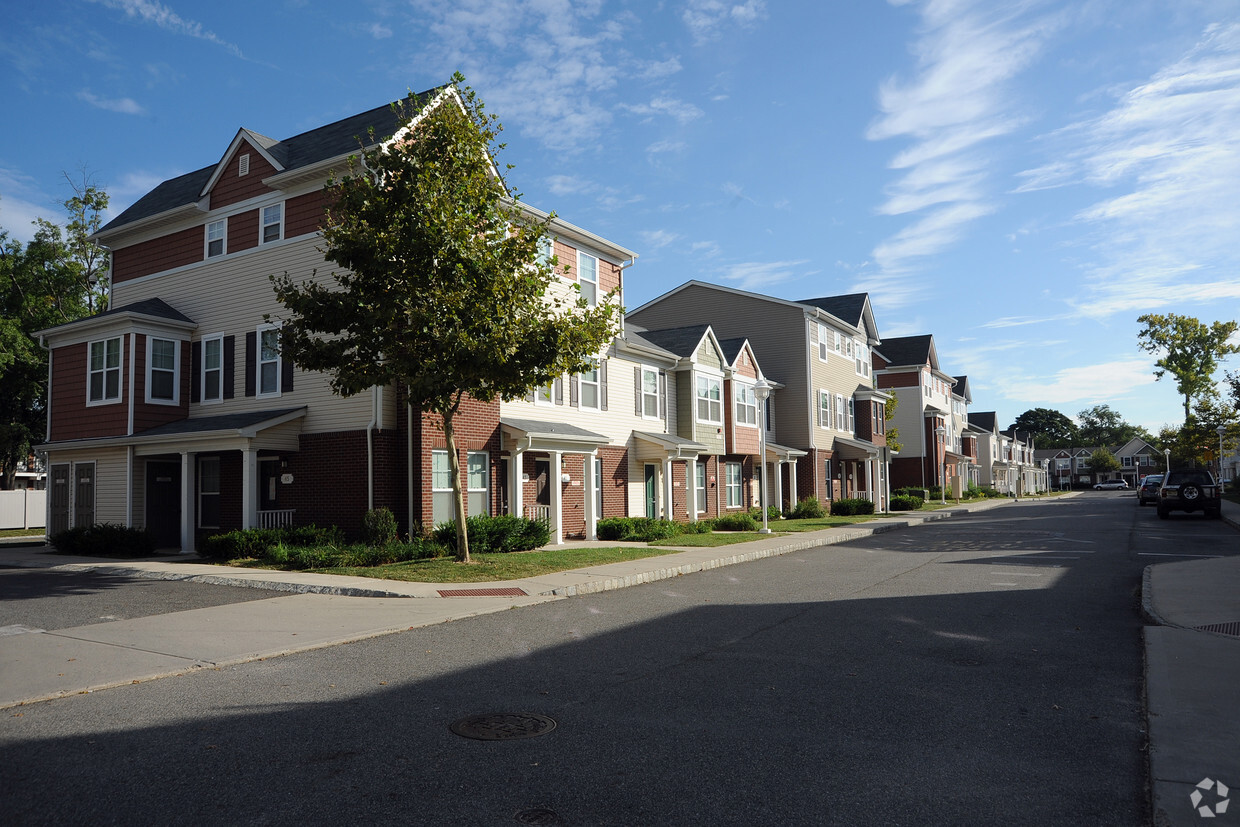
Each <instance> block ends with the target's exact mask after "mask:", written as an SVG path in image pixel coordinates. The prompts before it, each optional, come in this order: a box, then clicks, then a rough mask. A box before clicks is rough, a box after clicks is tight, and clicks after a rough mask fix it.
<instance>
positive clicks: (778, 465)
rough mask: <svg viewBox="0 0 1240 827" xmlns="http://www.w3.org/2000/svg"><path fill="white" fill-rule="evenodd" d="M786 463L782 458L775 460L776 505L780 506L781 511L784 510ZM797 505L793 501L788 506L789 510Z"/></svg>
mask: <svg viewBox="0 0 1240 827" xmlns="http://www.w3.org/2000/svg"><path fill="white" fill-rule="evenodd" d="M786 464H787V463H785V462H784V461H783V460H782V459H779V460H775V505H777V506H779V510H780V511H783V510H784V465H786ZM795 507H796V503H792V504H791V505H789V506H788V510H789V511H791V510H792V509H793V508H795Z"/></svg>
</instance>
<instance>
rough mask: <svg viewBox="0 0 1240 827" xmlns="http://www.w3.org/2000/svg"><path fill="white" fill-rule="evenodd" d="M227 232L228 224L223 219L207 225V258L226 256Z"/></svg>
mask: <svg viewBox="0 0 1240 827" xmlns="http://www.w3.org/2000/svg"><path fill="white" fill-rule="evenodd" d="M227 232H228V222H227V221H225V220H224V219H222V218H221V219H220V220H219V221H212V222H211V223H210V224H208V225H207V258H214V257H215V256H222V255H224V243H225V240H226V236H227Z"/></svg>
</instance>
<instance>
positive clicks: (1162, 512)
mask: <svg viewBox="0 0 1240 827" xmlns="http://www.w3.org/2000/svg"><path fill="white" fill-rule="evenodd" d="M1172 511H1203V512H1205V515H1206V516H1207V517H1214V518H1218V517H1221V516H1223V498H1222V495H1221V493H1220V491H1219V487H1218V485H1217V484H1216V483H1215V482H1214V477H1213V476H1211V474H1210V472H1209V471H1199V470H1195V469H1194V470H1191V471H1168V472H1167V473H1166V474H1165V475H1164V476H1163V481H1162V487H1161V488H1159V489H1158V516H1159V517H1162V518H1163V519H1164V520H1165V519H1167V515H1168V514H1170V513H1171V512H1172Z"/></svg>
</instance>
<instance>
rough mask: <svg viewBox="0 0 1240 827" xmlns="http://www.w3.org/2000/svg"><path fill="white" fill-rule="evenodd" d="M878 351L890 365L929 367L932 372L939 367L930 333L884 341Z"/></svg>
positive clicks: (932, 336)
mask: <svg viewBox="0 0 1240 827" xmlns="http://www.w3.org/2000/svg"><path fill="white" fill-rule="evenodd" d="M878 350H879V352H880V353H882V355H883V356H884V357H885V358H886V359H887V360H888V362H889V363H890V364H891V365H896V366H901V365H929V366H930V367H931V368H933V369H934V370H938V367H939V356H938V353H937V352H936V351H935V348H934V334H932V333H926V334H924V335H922V336H897V337H896V338H894V339H884V340H883V343H882V344H881V345H879V346H878Z"/></svg>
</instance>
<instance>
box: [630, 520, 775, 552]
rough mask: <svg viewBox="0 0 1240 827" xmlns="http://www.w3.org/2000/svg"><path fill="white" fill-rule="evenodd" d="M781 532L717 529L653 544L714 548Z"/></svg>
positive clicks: (763, 538)
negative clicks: (766, 532) (768, 532)
mask: <svg viewBox="0 0 1240 827" xmlns="http://www.w3.org/2000/svg"><path fill="white" fill-rule="evenodd" d="M783 522H784V521H783V520H781V521H779V527H780V528H783ZM782 536H783V534H782V533H781V532H778V531H775V530H774V529H772V530H771V533H770V534H763V533H761V532H758V531H717V532H714V533H711V534H680V535H678V536H676V537H668V538H667V539H666V540H655V541H654V542H652V543H651V544H650V545H652V546H680V547H681V548H713V547H715V546H730V545H734V544H735V543H752V542H753V541H754V540H765V539H767V538H768V537H782Z"/></svg>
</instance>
